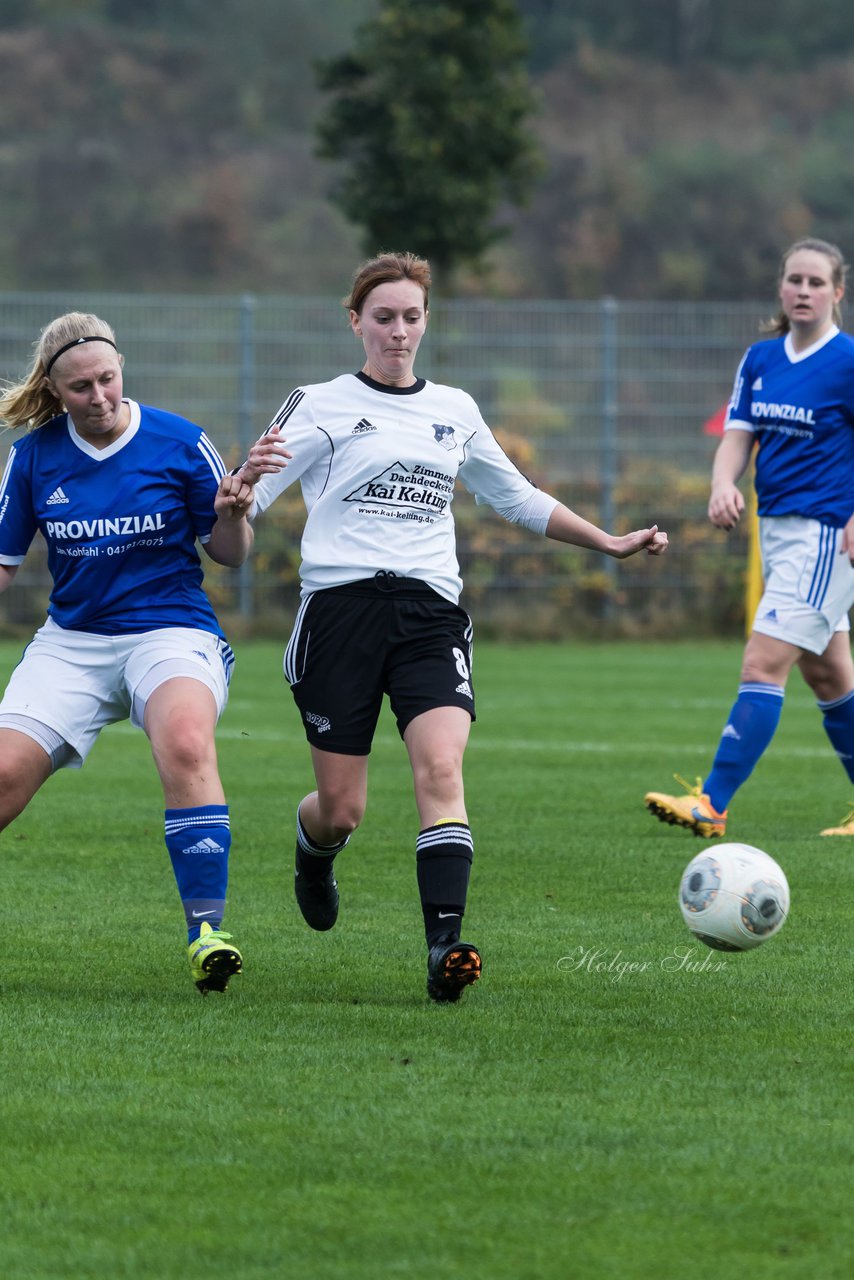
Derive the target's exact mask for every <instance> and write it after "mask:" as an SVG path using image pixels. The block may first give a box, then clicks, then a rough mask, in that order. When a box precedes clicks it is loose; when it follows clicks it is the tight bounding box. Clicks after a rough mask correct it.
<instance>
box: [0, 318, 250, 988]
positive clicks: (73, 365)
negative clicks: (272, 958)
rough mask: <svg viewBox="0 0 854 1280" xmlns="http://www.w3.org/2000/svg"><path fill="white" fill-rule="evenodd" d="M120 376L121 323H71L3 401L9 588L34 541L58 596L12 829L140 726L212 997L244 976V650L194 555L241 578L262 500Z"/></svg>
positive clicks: (11, 769) (11, 782) (1, 725)
mask: <svg viewBox="0 0 854 1280" xmlns="http://www.w3.org/2000/svg"><path fill="white" fill-rule="evenodd" d="M122 365H123V357H122V356H121V355H119V352H118V350H117V348H116V337H115V334H114V333H113V330H112V329H111V328H110V326H109V325H108V324H106V323H105V322H104V321H103V320H100V319H99V318H98V317H97V316H94V315H84V314H81V313H79V312H71V313H69V314H67V315H63V316H59V317H58V318H57V319H55V320H54V321H52V322H51V323H50V324H49V325H47V327H46V328H45V329H44V330H43V331H42V334H41V336H40V338H39V339H38V341H37V343H36V346H35V353H34V358H33V363H32V366H31V369H30V371H29V374H28V375H27V377H26V378H25V379H24V381H22V382H20V383H18V384H14V385H10V386H8V387H7V388H6V390H5V393H4V394H3V395H2V397H0V419H2V420H3V421H4V422H5V423H6V424H7V425H8V426H9V427H26V428H28V433H27V434H26V435H24V436H22V437H21V438H20V439H17V440H16V441H15V443H14V444H13V445H12V447H11V449H10V452H9V457H8V461H7V463H6V469H5V472H4V474H3V478H2V482H0V590H3V591H5V590H6V588H7V587H9V586H10V584H11V583H12V581H13V579H14V577H15V574H16V573H17V571H18V566H19V565H20V564H21V562H22V561H23V559H24V557H25V556H26V554H27V550H28V548H29V546H30V543H31V542H32V540H33V537H34V536H35V534H36V532H41V534H42V536H43V537H44V540H45V542H46V544H47V554H48V566H49V569H50V574H51V578H52V581H53V589H52V591H51V596H50V604H49V607H48V617H47V620H46V622H45V623H44V625H43V626H42V627H41V628H40V629H39V630H38V631H37V633H36V635H35V637H34V638H33V640H32V641H31V643H30V644H29V645H28V646H27V648H26V650H25V652H24V656H23V658H22V660H21V662H20V663H19V665H18V666H17V667H16V668H15V670H14V672H13V673H12V677H11V679H10V681H9V684H8V687H7V689H6V692H5V694H4V696H3V699H2V702H0V830H2V829H3V828H4V827H6V826H7V825H8V824H9V823H10V822H11V821H12V820H13V819H14V818H15V817H17V815H18V814H19V813H20V812H21V811H22V810H23V809H24V808H25V806H26V805H27V804H28V803H29V802H30V800H31V799H32V798H33V796H34V795H35V793H36V792H37V791H38V789H39V787H41V785H42V784H43V783H44V782H45V781H46V780H47V779H48V778H49V777H50V775H51V774H52V773H53V772H54V771H55V770H56V769H59V768H62V767H71V768H79V767H80V766H81V765H82V764H83V761H84V760H85V758H86V755H87V754H88V752H89V750H90V749H91V747H92V745H93V743H94V742H95V740H96V738H97V737H98V734H99V732H100V730H101V729H102V728H103V727H104V726H105V725H107V724H112V723H113V722H114V721H117V720H123V719H125V718H127V717H129V718H130V720H131V721H132V723H134V724H135V725H137V726H139V727H140V728H142V729H143V730H144V731H145V733H146V734H147V735H148V738H149V740H150V742H151V750H152V754H153V756H154V762H155V765H156V767H157V771H158V773H159V775H160V780H161V782H162V784H163V794H164V799H165V804H166V816H165V832H166V845H167V848H168V850H169V854H170V857H171V860H172V865H173V867H174V870H175V876H176V879H177V882H178V889H179V892H180V895H181V899H182V902H183V906H184V913H185V917H186V922H187V928H188V937H189V944H190V945H189V952H188V955H189V961H190V970H191V974H192V977H193V980H194V981H195V983H196V985H197V987H198V989H199V990H200V991H201V992H202V993H203V994H207V992H208V991H224V990H225V988H226V985H227V983H228V979H229V978H230V977H231V975H232V974H234V973H237V972H239V970H240V968H241V965H242V961H241V957H240V952H239V951H238V950H237V948H236V947H234V946H233V945H232V944H231V942H230V935H229V934H227V933H223V932H222V930H221V928H220V925H221V923H222V916H223V911H224V908H225V896H226V884H227V879H228V853H229V847H230V844H231V834H230V830H229V815H228V808H227V805H226V802H225V795H224V793H223V789H222V783H221V782H220V778H219V772H218V768H217V757H216V747H215V744H214V729H215V726H216V723H217V720H218V718H219V716H220V714H221V712H222V710H223V707H224V706H225V702H226V698H227V696H228V682H229V676H230V673H231V666H232V653H231V650H230V648H229V646H228V643H227V642H226V639H225V637H224V635H223V633H222V630H221V628H220V626H219V623H218V622H217V620H216V617H215V616H214V613H213V610H212V608H211V606H210V603H209V601H208V599H207V596H206V595H205V593H204V591H203V589H202V567H201V563H200V560H199V555H198V552H197V550H196V546H195V543H196V540H197V539H198V541H200V542H201V543H202V545H203V546H204V547H205V550H206V551H207V553H208V555H210V556H211V558H212V559H213V560H216V561H217V562H218V563H220V564H234V563H237V558H236V555H235V549H236V548H237V547H239V546H240V545H241V544H240V539H238V540H237V541H235V538H234V530H235V529H236V528H237V526H238V524H239V523H240V522H241V520H242V518H243V516H244V515H245V510H246V505H247V501H244V499H245V500H248V501H251V491H250V490H249V489H248V488H247V489H246V490H245V491H244V493H243V496H241V490H240V489H239V488H235V487H234V486H230V492H229V493H228V494H224V495H220V494H219V492H218V486H219V481H220V479H221V478H222V476H223V474H224V472H225V468H224V466H223V463H222V459H221V458H220V456H219V454H218V453H217V451H216V449H215V448H214V446H213V445H212V444H211V442H210V440H209V439H208V438H207V436H206V435H205V433H204V431H203V430H202V429H201V428H200V427H197V426H195V425H194V424H193V423H192V422H188V421H186V420H185V419H184V418H179V417H176V416H175V415H174V414H171V413H166V412H164V411H163V410H160V409H152V408H149V407H148V406H146V405H139V404H137V403H135V402H134V401H133V400H129V399H127V398H126V397H125V396H124V395H123V391H122ZM241 554H242V552H241Z"/></svg>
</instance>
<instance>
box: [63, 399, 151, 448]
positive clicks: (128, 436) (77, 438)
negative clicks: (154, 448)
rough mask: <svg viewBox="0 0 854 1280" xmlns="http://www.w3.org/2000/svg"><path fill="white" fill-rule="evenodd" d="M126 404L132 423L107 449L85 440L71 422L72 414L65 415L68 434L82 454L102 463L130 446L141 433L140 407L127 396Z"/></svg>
mask: <svg viewBox="0 0 854 1280" xmlns="http://www.w3.org/2000/svg"><path fill="white" fill-rule="evenodd" d="M124 403H125V404H126V405H127V406H128V408H129V409H130V422H129V423H128V425H127V426H126V427H125V429H124V431H123V432H122V434H121V435H120V436H119V438H118V440H114V441H113V443H112V444H108V445H107V447H106V449H96V448H95V446H94V445H93V444H90V443H89V441H88V440H84V439H83V437H82V436H81V435H79V434H78V431H77V428H76V427H75V425H74V423H73V422H72V421H71V414H70V413H67V414H66V415H65V422H66V426H67V427H68V434H69V436H70V437H71V440H72V442H73V443H74V444H76V445H77V448H78V449H79V450H80V452H81V453H85V454H86V456H87V458H94V459H95V460H96V461H97V462H100V461H101V460H102V459H104V458H114V457H115V455H116V454H117V453H119V452H121V450H122V449H124V447H125V445H127V444H130V442H131V440H132V439H133V438H134V436H135V435H136V433H137V431H139V405H138V404H137V403H136V401H135V400H128V398H127V397H126V396H125V397H124Z"/></svg>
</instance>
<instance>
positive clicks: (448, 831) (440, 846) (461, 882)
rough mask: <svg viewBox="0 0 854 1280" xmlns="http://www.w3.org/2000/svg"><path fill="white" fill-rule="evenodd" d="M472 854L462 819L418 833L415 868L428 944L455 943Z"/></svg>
mask: <svg viewBox="0 0 854 1280" xmlns="http://www.w3.org/2000/svg"><path fill="white" fill-rule="evenodd" d="M473 856H474V843H473V841H472V837H471V831H470V829H469V827H468V826H467V824H466V823H465V822H456V821H454V820H450V819H449V820H448V821H446V822H437V823H436V824H435V826H432V827H425V829H424V830H423V831H419V833H418V840H417V842H416V845H415V858H416V870H417V873H418V891H419V893H420V894H421V910H422V912H423V913H424V932H425V934H426V936H427V946H428V947H432V946H435V944H436V943H437V942H442V941H444V940H445V939H447V940H449V941H451V942H456V941H457V940H458V938H459V936H460V926H461V924H462V918H463V915H464V913H465V909H466V895H467V893H468V887H469V875H470V873H471V864H472V858H473Z"/></svg>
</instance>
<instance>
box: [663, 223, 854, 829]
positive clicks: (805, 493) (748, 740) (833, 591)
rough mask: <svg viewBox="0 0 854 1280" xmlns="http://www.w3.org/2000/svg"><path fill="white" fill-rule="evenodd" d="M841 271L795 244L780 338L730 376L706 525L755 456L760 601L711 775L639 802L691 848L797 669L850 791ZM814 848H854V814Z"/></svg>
mask: <svg viewBox="0 0 854 1280" xmlns="http://www.w3.org/2000/svg"><path fill="white" fill-rule="evenodd" d="M846 270H847V268H846V264H845V262H844V260H843V257H842V254H841V253H840V251H839V249H837V248H836V246H835V245H832V244H828V243H826V242H825V241H823V240H814V239H808V240H799V241H798V242H797V243H796V244H793V245H792V246H791V248H790V249H788V250H787V251H786V253H785V254H784V255H783V259H782V263H781V269H780V277H779V298H780V312H779V315H778V316H777V317H776V319H775V320H773V321H772V322H771V323H770V324H769V325H768V326H766V328H767V330H769V331H770V332H772V333H773V334H774V335H775V336H774V338H773V339H772V340H771V341H768V340H765V341H762V342H757V343H755V344H754V345H753V346H751V347H750V348H749V349H748V351H747V353H746V354H745V356H744V358H743V359H742V361H741V364H740V365H739V367H738V372H737V374H736V378H735V387H734V389H733V393H732V398H731V400H730V403H729V410H728V413H727V419H726V426H725V432H724V436H723V439H722V441H721V443H720V445H719V447H718V450H717V453H716V454H715V460H714V466H713V469H712V486H711V498H710V500H709V519H710V520H711V522H712V524H714V525H716V526H717V527H718V528H720V529H731V528H733V526H734V525H735V524H736V523H737V522H738V520H739V518H740V516H741V514H742V512H743V510H744V499H743V497H742V495H741V492H740V490H739V489H738V487H737V485H738V481H739V479H740V478H741V476H742V475H743V473H744V471H745V468H746V467H747V464H748V461H749V458H750V455H751V451H752V449H753V446H754V443H755V444H757V445H758V448H757V452H756V466H755V476H756V494H757V498H758V509H759V518H760V546H761V551H762V562H763V572H764V575H765V589H764V594H763V596H762V599H761V600H760V602H759V606H758V608H757V610H756V617H755V619H754V621H753V628H752V632H751V635H750V638H749V639H748V642H747V645H746V648H745V651H744V659H743V664H742V669H741V683H740V685H739V689H738V696H737V698H736V701H735V704H734V705H733V708H732V710H731V711H730V713H729V718H728V720H727V722H726V725H725V727H724V730H723V734H722V736H721V740H720V744H719V746H718V749H717V754H716V755H715V758H714V761H713V763H712V768H711V772H710V773H709V775H708V777H707V778H706V779H705V781H702V780H700V779H698V780H697V785H696V786H695V787H694V788H689V790H688V794H687V795H684V796H670V795H665V794H662V793H661V792H657V791H651V792H649V793H648V794H647V796H646V798H645V804H646V806H647V808H648V809H649V810H650V811H651V812H652V813H654V814H655V815H656V817H658V818H660V819H661V821H662V822H669V823H676V824H678V825H679V826H683V827H687V828H689V829H690V830H692V831H693V832H694V833H695V834H696V835H700V836H704V837H717V836H722V835H723V834H724V832H725V830H726V824H727V811H728V808H729V803H730V800H731V798H732V796H733V795H734V794H735V792H736V791H737V790H738V788H739V787H740V786H741V785H742V783H743V782H745V781H746V779H747V778H748V777H749V776H750V774H751V772H752V771H753V768H754V766H755V765H756V763H757V761H758V760H759V758H760V757H761V755H762V753H763V752H764V751H765V748H766V747H767V746H768V745H769V743H770V742H771V739H772V737H773V736H774V731H775V730H776V728H777V724H778V722H779V719H780V713H781V711H782V707H783V695H784V691H785V686H786V681H787V679H788V676H789V672H790V671H791V670H792V668H793V667H794V666H795V664H797V665H798V667H800V670H801V674H802V675H803V677H804V679H805V680H806V682H807V684H808V685H809V687H810V689H812V691H813V693H814V694H815V696H816V698H817V700H818V706H819V709H820V710H821V712H822V715H823V717H824V728H825V731H826V733H827V736H828V738H829V739H830V742H831V744H832V746H833V748H834V750H835V751H836V753H837V755H838V756H839V758H840V760H841V761H842V764H843V766H844V767H845V770H846V772H847V774H848V777H849V778H850V779H851V781H852V782H854V663H852V660H851V646H850V643H849V637H848V632H849V624H848V611H849V609H850V608H851V606H852V604H854V563H852V562H854V340H852V339H851V338H850V337H849V336H848V335H847V334H845V333H841V332H840V329H839V325H840V324H841V315H840V303H841V301H842V297H843V294H844V292H845V275H846ZM680 781H681V779H680ZM822 835H828V836H830V835H854V811H852V812H851V813H850V814H849V815H848V817H847V818H846V819H845V821H844V822H843V823H842V825H841V826H838V827H828V828H827V829H826V830H825V831H823V832H822Z"/></svg>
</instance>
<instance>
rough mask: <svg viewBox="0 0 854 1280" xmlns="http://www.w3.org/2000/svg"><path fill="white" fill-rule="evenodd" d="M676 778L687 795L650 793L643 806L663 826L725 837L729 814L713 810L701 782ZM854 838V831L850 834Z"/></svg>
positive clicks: (711, 836) (695, 833) (708, 835)
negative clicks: (694, 782)
mask: <svg viewBox="0 0 854 1280" xmlns="http://www.w3.org/2000/svg"><path fill="white" fill-rule="evenodd" d="M673 776H674V778H675V779H676V781H677V782H679V783H681V785H682V786H683V787H684V788H685V790H686V791H687V793H688V794H687V795H684V796H668V795H665V794H664V793H663V792H661V791H648V792H647V794H646V795H645V796H644V798H643V802H644V804H645V805H646V807H647V809H649V811H650V813H654V814H655V816H656V818H658V819H659V821H660V822H669V823H670V825H671V826H677V827H687V828H688V830H689V831H693V832H694V835H695V836H702V837H703V838H704V839H705V840H717V839H720V837H721V836H722V835H724V834H725V833H726V818H727V811H726V809H724V811H723V813H718V811H717V809H715V808H713V807H712V803H711V801H710V800H709V797H708V796H707V795H706V794H705V793H704V791H703V782H702V779H701V778H698V779H697V782H696V785H695V786H693V787H692V786H691V785H690V784H689V783H687V782H686V781H685V779H684V778H680V777H679V774H678V773H675V774H674V775H673ZM852 816H854V815H852ZM851 834H852V835H854V829H852V832H851Z"/></svg>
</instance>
